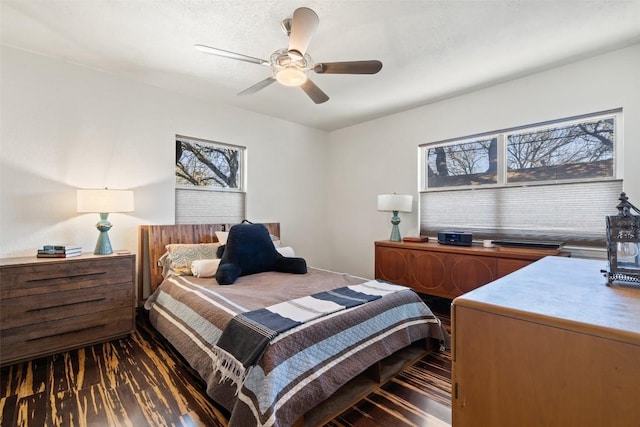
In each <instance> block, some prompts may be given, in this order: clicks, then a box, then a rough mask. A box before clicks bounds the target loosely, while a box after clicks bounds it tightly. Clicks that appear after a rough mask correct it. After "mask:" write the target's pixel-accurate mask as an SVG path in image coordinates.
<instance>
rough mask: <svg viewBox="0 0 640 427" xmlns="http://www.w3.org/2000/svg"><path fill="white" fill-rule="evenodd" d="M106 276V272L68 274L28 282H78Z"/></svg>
mask: <svg viewBox="0 0 640 427" xmlns="http://www.w3.org/2000/svg"><path fill="white" fill-rule="evenodd" d="M105 274H107V272H106V271H99V272H97V273H82V274H67V275H62V276H47V277H43V278H38V279H28V280H27V282H48V281H50V280H56V279H65V280H69V279H71V280H76V279H78V278H83V277H87V278H91V277H97V276H103V275H105Z"/></svg>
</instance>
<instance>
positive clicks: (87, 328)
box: [26, 323, 107, 342]
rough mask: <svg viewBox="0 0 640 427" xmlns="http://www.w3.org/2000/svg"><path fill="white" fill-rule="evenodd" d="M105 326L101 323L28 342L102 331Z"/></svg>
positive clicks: (32, 339)
mask: <svg viewBox="0 0 640 427" xmlns="http://www.w3.org/2000/svg"><path fill="white" fill-rule="evenodd" d="M105 326H107V324H106V323H100V324H99V325H94V326H87V327H86V328H80V329H74V330H73V331H67V332H61V333H55V334H51V335H43V336H41V337H37V338H29V339H27V340H26V341H27V342H29V341H38V340H43V339H47V338H51V337H60V336H62V335H69V334H77V333H78V332H84V331H90V330H91V329H101V328H104V327H105Z"/></svg>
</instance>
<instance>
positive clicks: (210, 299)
mask: <svg viewBox="0 0 640 427" xmlns="http://www.w3.org/2000/svg"><path fill="white" fill-rule="evenodd" d="M366 282H367V280H364V279H360V278H357V277H353V276H349V275H346V274H339V273H333V272H329V271H325V270H319V269H313V268H310V269H309V273H307V274H305V275H304V276H301V275H294V274H285V273H277V272H268V273H259V274H254V275H250V276H243V277H240V278H238V280H237V281H236V282H235V283H234V284H233V285H232V286H219V285H218V284H217V283H216V282H215V280H214V279H205V278H197V277H191V276H180V277H177V276H173V277H170V278H167V279H166V280H165V281H164V282H163V283H162V285H161V286H160V287H159V288H158V289H157V290H156V291H155V292H154V293H153V295H151V296H150V297H149V299H148V300H147V302H146V304H145V307H146V308H147V309H148V310H149V318H150V320H151V322H152V324H153V325H154V326H155V328H156V329H157V330H158V331H159V332H160V333H161V334H162V335H163V336H164V337H165V338H166V339H167V340H168V341H169V342H170V343H171V344H172V345H173V346H174V348H175V349H176V350H177V351H178V352H180V354H181V355H182V356H183V357H184V358H185V360H186V361H187V362H188V363H189V364H190V365H191V366H192V367H193V368H194V369H195V370H196V371H197V372H198V373H199V374H200V376H201V377H202V379H203V380H204V381H205V382H206V384H207V394H208V395H209V396H210V397H211V398H212V399H213V400H214V401H216V402H217V403H218V404H220V405H221V406H222V407H224V408H225V409H226V410H227V411H229V414H230V418H229V427H244V426H249V425H251V426H274V427H286V426H291V425H292V424H294V423H295V422H296V421H297V420H298V419H299V418H300V417H301V416H302V415H303V414H304V413H306V412H307V411H309V410H311V409H312V408H313V407H315V406H317V405H318V404H319V403H320V402H322V401H323V400H325V399H327V398H328V397H329V396H331V395H332V394H333V393H334V392H335V391H336V390H337V389H338V388H339V387H341V386H342V385H344V384H345V383H347V382H348V381H349V380H350V379H352V378H353V377H355V376H357V375H358V374H360V373H362V372H364V371H365V370H366V369H367V368H368V367H370V366H371V365H373V364H374V363H376V362H378V361H380V360H382V359H383V358H385V357H387V356H389V355H390V354H392V353H394V352H396V351H398V350H399V349H401V348H404V347H406V346H407V345H409V344H410V343H412V342H414V341H417V340H420V339H423V338H427V337H433V338H437V339H443V337H444V334H443V330H442V327H441V324H440V322H439V320H438V319H437V318H436V317H435V316H434V315H433V313H432V312H431V311H430V310H429V308H428V307H427V306H426V305H425V304H424V302H423V301H422V300H421V299H420V297H419V296H418V295H417V294H416V293H415V292H413V291H412V290H410V289H398V290H396V291H395V292H391V293H384V295H382V294H381V295H380V297H379V298H376V299H374V300H373V301H369V302H367V303H364V304H360V305H358V306H355V307H352V308H349V309H340V310H338V311H335V312H331V313H328V314H326V313H323V314H322V315H320V317H317V318H312V319H311V320H309V319H306V318H300V317H295V316H294V314H293V313H294V312H295V305H292V304H290V303H289V302H290V301H296V300H297V301H306V299H307V298H308V296H309V295H314V294H317V293H321V292H332V291H334V290H335V289H339V288H345V287H347V288H349V289H351V290H355V291H356V292H361V291H362V288H359V287H358V285H363V284H364V283H366ZM354 286H355V288H354ZM382 286H385V285H382ZM362 293H369V294H372V293H373V290H370V289H369V290H367V292H362ZM332 302H333V301H332ZM280 304H282V305H280ZM266 307H271V308H273V309H274V310H276V312H278V311H277V310H278V309H277V308H276V307H283V310H284V309H285V308H284V307H287V308H286V313H287V315H290V316H294V319H295V320H296V321H298V322H300V324H299V325H298V326H296V327H293V328H291V329H288V330H286V331H284V332H281V333H278V334H277V335H276V336H275V337H274V338H273V339H271V340H270V341H269V343H268V345H267V346H266V348H265V350H264V352H263V354H262V357H260V358H259V359H257V362H256V363H255V364H253V365H252V366H251V368H250V369H248V370H247V371H246V375H245V377H244V379H243V381H240V384H233V383H232V382H231V381H228V380H226V381H225V380H224V379H223V374H222V372H221V371H220V370H219V369H217V366H218V365H219V363H220V358H219V356H218V355H217V350H216V348H217V347H218V345H220V344H221V343H220V341H221V337H222V335H223V333H224V331H225V330H226V328H227V326H228V325H229V324H230V323H231V322H232V320H233V319H234V318H235V317H236V316H238V315H240V314H243V313H244V314H246V313H250V312H254V311H259V310H261V309H264V308H266ZM304 311H306V310H304ZM280 313H281V314H282V313H284V311H283V312H280ZM248 366H250V365H248Z"/></svg>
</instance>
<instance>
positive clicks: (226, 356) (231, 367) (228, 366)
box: [212, 346, 248, 395]
mask: <svg viewBox="0 0 640 427" xmlns="http://www.w3.org/2000/svg"><path fill="white" fill-rule="evenodd" d="M213 354H214V355H215V356H216V357H215V359H214V360H213V361H212V364H213V370H214V372H215V371H218V372H220V383H223V382H225V381H227V380H229V381H231V384H233V385H234V386H235V387H236V395H238V393H239V392H240V389H241V388H242V385H243V384H244V380H245V378H246V375H247V373H248V371H247V369H245V367H244V366H242V363H240V362H239V361H238V360H237V359H236V358H235V357H233V355H232V354H231V353H228V352H227V351H225V350H223V349H221V348H220V347H217V346H216V347H214V348H213Z"/></svg>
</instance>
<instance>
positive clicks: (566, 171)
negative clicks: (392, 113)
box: [423, 115, 616, 189]
mask: <svg viewBox="0 0 640 427" xmlns="http://www.w3.org/2000/svg"><path fill="white" fill-rule="evenodd" d="M615 128H616V116H615V115H609V116H600V117H594V116H591V117H587V118H583V119H581V120H573V121H569V120H565V121H557V122H555V123H553V124H549V125H546V126H530V127H521V128H518V129H515V130H505V131H501V132H496V134H494V135H491V136H487V134H484V135H482V136H479V137H476V138H474V137H470V138H465V139H464V140H460V141H449V142H441V143H434V144H426V145H424V146H423V149H424V150H425V153H424V159H425V171H426V174H425V175H426V176H425V180H424V181H425V185H424V188H425V189H447V188H450V187H462V188H464V187H477V186H483V185H487V184H501V185H506V184H515V183H522V184H525V183H533V182H540V183H543V182H549V183H551V182H559V181H567V180H597V179H613V178H615V170H614V165H615V140H616V134H615ZM500 166H502V167H500ZM499 170H503V171H506V174H504V176H500V174H499V173H498V172H499Z"/></svg>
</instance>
